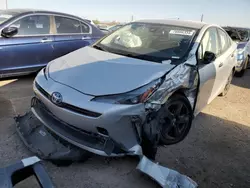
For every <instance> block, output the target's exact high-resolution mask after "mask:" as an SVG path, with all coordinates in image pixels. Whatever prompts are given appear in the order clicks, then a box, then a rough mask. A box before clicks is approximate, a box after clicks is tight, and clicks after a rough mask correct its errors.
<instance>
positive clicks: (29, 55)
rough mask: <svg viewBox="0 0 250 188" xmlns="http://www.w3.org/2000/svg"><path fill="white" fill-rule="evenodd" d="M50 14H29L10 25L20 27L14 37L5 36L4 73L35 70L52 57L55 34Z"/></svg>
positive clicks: (1, 60)
mask: <svg viewBox="0 0 250 188" xmlns="http://www.w3.org/2000/svg"><path fill="white" fill-rule="evenodd" d="M50 21H51V19H50V16H49V15H44V14H43V15H35V14H34V15H28V16H24V17H22V18H20V19H18V20H16V21H14V22H13V23H12V24H10V26H14V27H17V28H18V33H17V35H15V36H14V37H11V38H5V39H4V45H3V46H2V49H1V52H2V53H3V56H2V55H0V62H1V72H2V73H14V74H15V73H21V72H27V71H35V70H38V69H39V68H41V67H43V66H45V65H46V64H47V63H48V62H49V61H50V60H51V58H52V56H53V55H52V54H53V46H52V42H53V36H52V31H51V27H50V26H51V24H50Z"/></svg>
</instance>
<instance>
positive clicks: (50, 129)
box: [16, 98, 138, 159]
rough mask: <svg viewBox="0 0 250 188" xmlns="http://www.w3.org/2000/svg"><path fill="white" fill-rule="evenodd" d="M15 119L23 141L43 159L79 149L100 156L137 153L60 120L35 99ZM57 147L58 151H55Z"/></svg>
mask: <svg viewBox="0 0 250 188" xmlns="http://www.w3.org/2000/svg"><path fill="white" fill-rule="evenodd" d="M34 100H35V102H34ZM16 121H17V131H18V133H19V135H20V137H21V138H22V140H23V141H24V143H25V144H26V145H27V146H28V147H29V148H30V149H31V150H32V151H33V152H35V153H38V154H39V155H40V156H42V158H44V159H56V158H60V159H61V158H67V157H69V156H79V157H80V156H81V152H80V151H81V150H79V149H83V150H86V151H89V152H91V153H94V154H97V155H101V156H124V155H133V154H134V155H136V153H137V152H138V151H136V150H137V149H136V148H131V150H127V149H126V148H125V147H124V146H123V145H122V144H119V143H117V142H115V141H114V140H113V139H112V138H111V137H109V136H108V135H101V134H97V133H91V132H88V131H84V130H81V129H78V128H76V127H74V126H71V125H69V124H67V123H65V122H62V121H60V120H59V119H57V118H56V117H55V116H54V115H53V114H52V113H50V112H49V111H48V110H47V109H46V107H44V106H43V104H42V103H41V102H40V101H39V100H37V99H36V98H34V99H33V106H32V107H31V111H30V112H29V113H27V114H26V115H25V116H23V117H21V118H20V117H19V118H17V119H16ZM65 141H67V144H66V145H67V146H65V144H64V143H65ZM44 143H48V144H44ZM50 143H53V144H50ZM47 145H49V146H51V148H50V147H47ZM34 146H35V147H36V148H37V149H35V148H34ZM58 148H61V149H62V150H61V151H60V152H58ZM55 151H56V152H55ZM69 158H70V157H69Z"/></svg>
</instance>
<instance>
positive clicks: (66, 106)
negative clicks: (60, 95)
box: [35, 82, 102, 118]
mask: <svg viewBox="0 0 250 188" xmlns="http://www.w3.org/2000/svg"><path fill="white" fill-rule="evenodd" d="M35 86H36V88H37V89H38V91H40V92H41V93H42V94H43V95H44V96H45V97H46V98H47V99H49V100H50V94H49V93H48V92H46V91H45V90H44V89H43V88H42V87H41V86H40V85H39V84H38V83H37V82H35ZM59 107H61V108H64V109H67V110H70V111H72V112H76V113H79V114H82V115H85V116H90V117H96V118H97V117H99V116H101V115H102V114H100V113H98V112H93V111H89V110H86V109H82V108H79V107H76V106H73V105H71V104H68V103H62V104H60V106H59Z"/></svg>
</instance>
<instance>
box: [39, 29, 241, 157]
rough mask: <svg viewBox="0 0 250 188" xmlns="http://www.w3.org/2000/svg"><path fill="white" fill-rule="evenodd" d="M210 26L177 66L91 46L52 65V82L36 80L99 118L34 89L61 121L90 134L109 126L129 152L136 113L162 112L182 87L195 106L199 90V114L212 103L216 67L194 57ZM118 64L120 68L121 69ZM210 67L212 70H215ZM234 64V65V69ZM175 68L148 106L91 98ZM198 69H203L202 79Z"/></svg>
mask: <svg viewBox="0 0 250 188" xmlns="http://www.w3.org/2000/svg"><path fill="white" fill-rule="evenodd" d="M209 27H210V26H204V27H203V28H202V29H201V31H200V33H199V36H198V37H197V39H196V41H195V44H194V45H193V48H192V49H191V51H190V54H189V56H188V59H187V60H186V61H185V62H184V63H182V64H180V65H178V66H176V67H175V66H173V65H169V64H158V63H153V62H148V61H143V60H138V59H133V58H127V57H122V56H119V55H115V54H111V53H107V52H103V51H99V50H96V49H93V48H91V47H87V48H83V49H79V50H77V51H76V52H73V53H70V54H69V55H67V56H63V57H62V58H60V59H57V60H55V61H52V62H51V63H50V64H49V65H48V68H49V76H50V77H49V78H48V79H47V80H46V79H45V76H44V74H43V71H41V72H40V73H39V74H38V76H37V78H36V81H37V82H38V84H39V85H40V86H41V87H42V88H43V89H44V90H46V91H47V92H48V93H49V94H52V93H53V92H60V93H61V94H62V96H63V101H64V102H65V103H69V104H71V105H74V106H77V107H79V108H83V109H87V110H90V111H94V112H99V113H101V114H102V115H101V116H100V117H98V118H93V117H88V116H84V115H81V114H78V113H75V112H72V111H69V110H65V109H63V108H60V107H59V106H56V105H54V104H53V103H52V102H51V101H50V100H48V99H47V98H45V97H44V96H43V95H42V94H41V93H39V91H37V89H36V88H35V87H34V91H35V92H36V94H37V96H38V97H39V98H40V99H41V100H42V101H43V102H44V104H45V105H46V106H47V108H48V109H49V110H50V111H51V112H52V113H53V114H54V115H55V116H57V117H58V118H59V119H61V120H63V121H65V122H67V123H69V124H72V125H74V126H76V127H78V128H81V129H83V130H87V131H91V132H96V131H97V130H96V127H97V126H100V127H103V128H106V129H107V130H108V131H109V133H110V136H111V137H112V138H113V139H114V140H115V141H117V142H118V143H121V144H122V145H123V146H125V148H126V149H128V150H129V149H131V148H133V147H134V146H136V145H138V144H140V143H139V142H138V141H137V135H136V132H135V130H134V128H133V126H132V124H131V120H130V119H129V118H130V117H131V116H134V115H137V116H139V117H140V118H141V119H142V122H143V121H144V120H145V119H146V116H147V114H148V111H147V110H148V109H149V108H150V109H152V110H154V111H157V110H159V106H161V105H162V104H163V103H164V102H165V101H166V100H167V99H168V97H169V96H170V95H171V94H172V93H174V92H176V90H178V89H185V93H184V94H185V95H186V96H187V98H188V99H189V101H190V104H191V105H193V107H194V102H195V99H196V91H197V89H199V91H198V100H197V103H196V107H197V108H196V109H195V114H198V113H199V111H200V110H201V109H202V108H203V107H204V106H205V105H206V104H207V103H208V100H209V99H210V98H211V96H212V95H211V93H209V92H207V90H212V89H213V83H212V82H213V79H214V78H216V76H215V75H216V70H215V69H213V63H211V64H209V65H208V66H204V65H203V66H201V65H198V66H197V61H196V56H195V53H196V51H197V48H198V46H199V42H200V40H201V38H202V36H203V34H204V33H205V31H206V29H207V28H209ZM233 48H235V49H236V46H233V45H232V49H233ZM104 65H105V66H104ZM118 65H119V66H120V67H121V69H120V70H119V69H118V67H119V66H118ZM209 66H212V68H211V67H209ZM233 66H234V64H233V63H232V68H233ZM83 67H85V68H86V67H87V68H86V69H87V70H88V71H85V70H84V69H85V68H83ZM106 67H108V68H106ZM174 67H175V68H174ZM172 68H174V69H173V70H172V71H170V72H169V73H168V74H167V75H166V76H165V83H164V84H163V85H162V86H161V87H160V88H159V89H162V90H163V91H164V95H163V96H159V97H158V98H155V99H154V100H153V97H156V96H154V95H153V96H152V98H151V99H150V100H149V101H148V102H147V103H146V104H138V105H119V104H108V103H101V102H95V101H91V99H92V98H93V96H91V95H103V94H115V93H123V92H127V91H130V90H133V89H136V88H138V87H140V86H142V85H145V84H147V83H149V82H151V81H152V80H154V79H157V78H159V77H161V76H163V75H164V74H165V73H167V72H168V71H169V70H171V69H172ZM135 70H136V71H135ZM90 71H91V72H90ZM116 71H117V72H118V73H119V74H117V73H116ZM197 71H199V76H198V74H197V73H198V72H197ZM124 72H126V74H125V73H124ZM83 73H84V74H83ZM108 73H109V74H108ZM136 73H137V74H136ZM198 81H200V86H199V88H197V83H198ZM127 82H128V83H127ZM83 86H84V87H83ZM83 93H87V94H89V95H86V94H83ZM90 94H91V95H90ZM154 104H156V105H157V107H155V106H154ZM145 105H146V108H145ZM125 133H126V134H125ZM94 153H95V152H94Z"/></svg>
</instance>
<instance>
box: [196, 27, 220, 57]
mask: <svg viewBox="0 0 250 188" xmlns="http://www.w3.org/2000/svg"><path fill="white" fill-rule="evenodd" d="M206 51H209V52H213V53H214V54H215V55H218V54H219V40H218V34H217V30H216V28H209V29H208V30H207V31H206V32H205V34H204V36H203V38H202V41H201V43H200V46H199V48H198V52H197V58H198V60H199V61H202V60H203V57H204V54H205V52H206Z"/></svg>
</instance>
